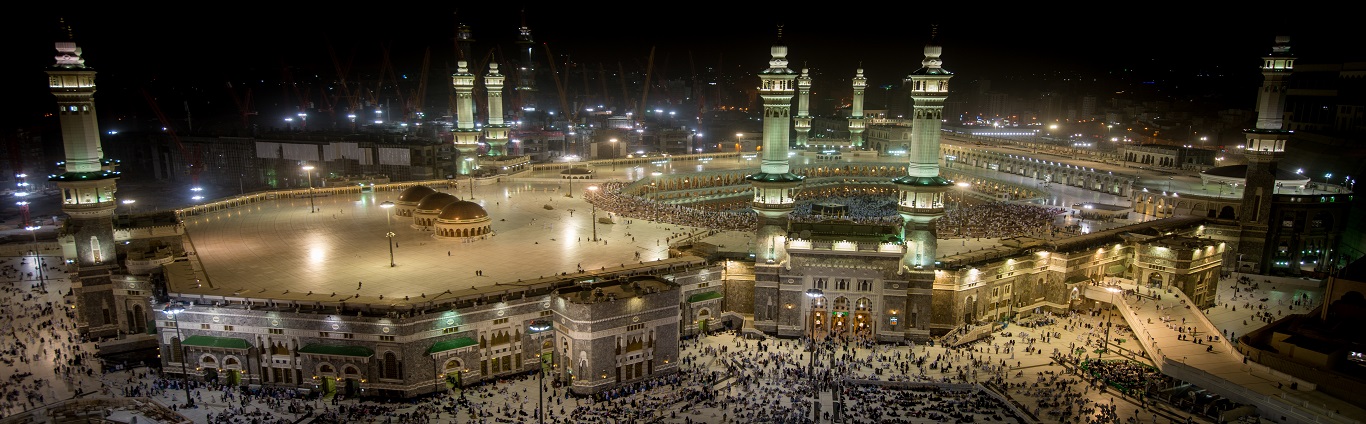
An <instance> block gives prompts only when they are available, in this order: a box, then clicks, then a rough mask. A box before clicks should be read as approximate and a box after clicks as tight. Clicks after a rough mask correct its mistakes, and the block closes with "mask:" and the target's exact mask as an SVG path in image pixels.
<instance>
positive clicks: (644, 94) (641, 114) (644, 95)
mask: <svg viewBox="0 0 1366 424" xmlns="http://www.w3.org/2000/svg"><path fill="white" fill-rule="evenodd" d="M654 69H655V47H654V46H650V61H649V62H646V63H645V84H644V85H642V86H641V87H640V105H639V106H638V107H636V122H641V121H642V120H644V119H645V108H646V107H648V106H647V105H646V103H645V101H646V100H647V99H648V98H649V97H650V77H651V76H652V75H651V74H652V73H653V72H654Z"/></svg>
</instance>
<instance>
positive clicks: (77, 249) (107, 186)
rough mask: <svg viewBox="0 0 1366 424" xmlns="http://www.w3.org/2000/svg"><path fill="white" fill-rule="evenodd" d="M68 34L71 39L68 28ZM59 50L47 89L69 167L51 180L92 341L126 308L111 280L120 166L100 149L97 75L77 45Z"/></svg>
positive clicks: (84, 326)
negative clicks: (53, 102) (63, 217)
mask: <svg viewBox="0 0 1366 424" xmlns="http://www.w3.org/2000/svg"><path fill="white" fill-rule="evenodd" d="M67 30H68V33H67V36H68V38H69V37H70V35H71V34H70V28H67ZM56 46H57V57H56V58H57V63H56V65H53V66H52V67H51V68H48V70H47V75H48V88H50V89H51V90H52V95H53V96H55V97H56V98H57V117H58V119H59V120H60V121H61V127H62V148H63V149H64V150H65V153H66V162H65V163H64V165H63V169H62V173H61V174H58V175H53V176H51V177H50V178H49V179H48V180H49V181H53V182H56V183H57V187H58V188H60V189H61V190H62V196H61V201H62V212H64V213H66V214H67V216H68V220H67V224H66V226H65V227H64V228H63V229H62V234H61V239H62V240H63V245H64V250H65V251H66V252H65V255H64V256H66V259H68V260H73V261H75V264H76V267H77V272H76V273H75V274H73V275H75V277H73V280H72V284H71V292H72V297H73V298H74V300H75V310H76V329H77V331H78V332H80V333H81V334H83V335H87V336H91V337H108V336H115V335H117V334H118V330H119V324H118V317H119V314H118V311H119V310H121V309H122V308H121V307H120V306H119V305H118V302H117V300H116V299H115V298H114V290H113V288H114V282H113V278H112V277H113V271H114V270H115V269H117V268H118V253H117V252H116V251H115V250H114V249H115V248H114V221H113V218H112V217H113V215H114V208H115V207H116V205H117V203H115V201H114V200H115V199H114V192H115V191H116V187H115V182H116V181H117V180H118V178H119V173H118V171H117V170H115V166H116V163H115V162H114V161H110V160H107V159H105V158H104V150H103V148H102V147H100V129H99V122H98V119H97V117H96V115H95V100H94V96H95V71H94V70H93V69H90V68H88V67H86V66H85V59H82V58H81V48H80V47H77V46H76V43H75V42H74V41H61V42H57V43H56ZM68 243H69V244H68ZM73 255H74V256H73Z"/></svg>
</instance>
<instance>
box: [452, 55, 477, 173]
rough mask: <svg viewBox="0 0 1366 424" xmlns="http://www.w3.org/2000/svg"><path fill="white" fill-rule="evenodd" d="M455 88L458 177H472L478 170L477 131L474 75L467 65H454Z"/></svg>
mask: <svg viewBox="0 0 1366 424" xmlns="http://www.w3.org/2000/svg"><path fill="white" fill-rule="evenodd" d="M451 83H452V84H453V85H454V86H455V104H456V108H455V115H456V120H455V131H454V133H455V150H456V151H457V152H459V153H460V165H459V169H458V171H457V173H458V174H460V175H472V174H473V173H474V170H475V169H478V168H479V164H478V163H477V162H476V161H477V158H476V157H475V156H477V151H478V150H479V130H478V129H476V128H474V74H472V73H470V70H469V67H468V63H467V62H465V61H463V60H461V61H459V62H457V63H456V70H455V74H453V75H451Z"/></svg>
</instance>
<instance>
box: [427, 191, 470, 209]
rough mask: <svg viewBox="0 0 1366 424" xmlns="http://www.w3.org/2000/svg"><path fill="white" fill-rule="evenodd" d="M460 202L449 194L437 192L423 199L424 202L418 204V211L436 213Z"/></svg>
mask: <svg viewBox="0 0 1366 424" xmlns="http://www.w3.org/2000/svg"><path fill="white" fill-rule="evenodd" d="M458 201H460V199H457V198H455V196H452V195H450V194H449V193H441V192H436V193H432V194H429V195H427V197H423V198H422V202H420V203H418V204H417V209H418V210H421V211H434V210H439V209H441V208H444V207H446V205H449V204H451V203H455V202H458Z"/></svg>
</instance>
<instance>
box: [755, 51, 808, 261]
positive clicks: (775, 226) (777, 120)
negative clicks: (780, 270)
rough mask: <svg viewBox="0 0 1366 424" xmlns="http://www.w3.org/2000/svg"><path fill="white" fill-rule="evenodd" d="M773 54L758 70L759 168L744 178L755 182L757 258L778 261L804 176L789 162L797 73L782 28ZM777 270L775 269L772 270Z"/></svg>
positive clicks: (782, 254) (783, 253)
mask: <svg viewBox="0 0 1366 424" xmlns="http://www.w3.org/2000/svg"><path fill="white" fill-rule="evenodd" d="M769 51H770V53H771V55H772V58H771V59H769V61H768V69H765V70H763V71H762V72H760V73H759V83H760V86H759V96H760V97H763V99H764V140H763V148H762V151H761V152H760V155H759V156H760V158H761V159H762V160H761V161H760V163H759V172H756V173H754V174H750V175H749V176H748V177H745V179H747V180H749V183H750V185H752V186H754V200H753V201H752V202H751V203H750V207H752V208H754V212H756V213H758V214H759V218H760V227H759V233H758V238H757V240H758V242H757V243H755V245H757V246H759V247H760V251H762V253H761V252H756V253H755V255H756V257H760V256H762V257H763V260H762V261H760V262H770V263H772V262H780V261H781V260H782V258H783V256H785V255H786V251H785V249H783V248H782V243H783V241H784V240H785V235H786V234H787V231H786V227H787V215H788V214H789V213H791V212H792V209H793V207H795V202H796V199H795V196H796V192H797V188H798V186H800V185H801V183H802V179H803V177H802V176H800V175H797V174H793V173H792V172H791V171H790V167H789V166H788V158H787V152H788V148H787V143H788V128H789V126H790V125H792V92H793V80H794V79H796V78H797V73H796V72H794V71H793V70H791V69H788V67H787V46H785V45H783V43H782V29H781V28H779V29H778V43H777V44H775V45H774V46H773V47H772V48H770V49H769ZM775 272H776V270H775Z"/></svg>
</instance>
